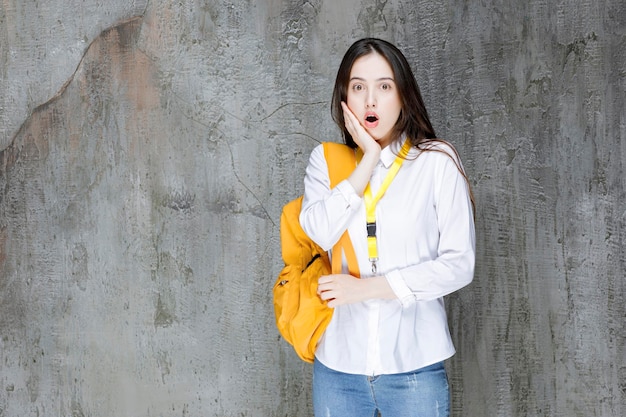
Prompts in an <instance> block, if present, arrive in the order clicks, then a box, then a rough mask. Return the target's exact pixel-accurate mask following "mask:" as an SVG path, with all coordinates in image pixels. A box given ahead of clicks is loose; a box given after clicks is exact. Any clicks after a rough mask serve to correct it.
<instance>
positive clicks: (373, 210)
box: [300, 38, 475, 417]
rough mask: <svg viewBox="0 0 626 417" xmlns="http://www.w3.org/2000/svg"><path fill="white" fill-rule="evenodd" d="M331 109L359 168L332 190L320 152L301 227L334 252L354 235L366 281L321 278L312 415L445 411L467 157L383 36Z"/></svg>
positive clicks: (366, 51)
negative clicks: (451, 297) (440, 129)
mask: <svg viewBox="0 0 626 417" xmlns="http://www.w3.org/2000/svg"><path fill="white" fill-rule="evenodd" d="M332 112H333V118H334V120H335V122H336V123H337V124H338V125H339V127H340V129H341V130H342V132H343V137H344V141H345V143H346V144H347V145H348V146H350V147H352V148H354V149H355V151H356V152H357V156H358V160H359V162H358V164H357V166H356V168H355V170H354V171H353V173H352V175H351V176H350V177H349V178H348V179H347V180H345V181H343V182H341V183H339V184H338V185H337V186H336V187H335V188H333V189H330V187H329V179H328V174H327V167H326V162H325V159H324V153H323V149H322V147H321V146H318V147H317V148H315V149H314V150H313V152H312V154H311V157H310V160H309V165H308V167H307V170H306V176H305V180H304V183H305V191H304V202H303V206H302V212H301V214H300V223H301V224H302V227H303V229H304V230H305V232H306V233H307V234H308V235H309V236H310V237H311V239H313V240H314V241H315V242H317V243H318V244H319V245H320V246H321V247H322V248H324V249H326V250H330V249H331V248H332V246H333V244H334V243H335V242H336V241H337V240H338V239H339V238H340V236H341V235H342V234H343V232H344V231H345V230H346V229H347V230H348V232H349V235H350V238H351V240H352V244H353V246H354V250H355V253H356V255H357V259H358V263H359V268H360V271H361V279H359V278H356V277H353V276H351V275H349V274H348V273H347V269H346V268H344V272H346V273H343V274H334V275H328V276H323V277H321V278H320V279H319V285H318V294H319V295H320V297H321V298H322V299H323V300H327V301H328V305H329V306H330V307H332V308H334V314H333V318H332V321H331V323H330V325H329V326H328V328H327V330H326V332H325V334H324V336H323V337H322V339H321V340H320V342H319V344H318V347H317V350H316V358H315V363H314V370H313V406H314V410H315V415H316V416H319V417H321V416H326V417H334V416H337V417H350V416H354V417H364V416H375V415H376V413H380V414H381V415H382V416H383V417H403V416H407V417H408V416H410V417H413V416H415V417H417V416H420V417H424V416H447V415H448V414H449V401H450V400H449V397H450V396H449V389H448V381H447V376H446V371H445V369H444V366H443V361H444V360H445V359H447V358H449V357H450V356H452V355H453V354H454V352H455V350H454V346H453V344H452V341H451V338H450V333H449V330H448V325H447V319H446V312H445V308H444V303H443V296H445V295H447V294H449V293H451V292H453V291H456V290H458V289H459V288H461V287H464V286H465V285H467V284H469V283H470V282H471V280H472V277H473V273H474V246H475V238H474V217H473V203H472V199H471V191H470V187H469V184H468V181H467V178H466V176H465V174H464V172H463V168H462V166H461V162H460V160H459V158H458V155H457V153H456V151H455V150H454V148H453V147H452V146H451V145H450V144H448V143H447V142H445V141H443V140H440V139H436V136H435V132H434V130H433V128H432V126H431V124H430V121H429V119H428V114H427V112H426V108H425V106H424V103H423V100H422V97H421V94H420V91H419V87H418V85H417V83H416V81H415V77H414V76H413V73H412V71H411V68H410V66H409V64H408V62H407V61H406V58H405V57H404V55H403V54H402V53H401V52H400V51H399V50H398V49H397V48H396V47H395V46H393V45H392V44H390V43H388V42H386V41H383V40H380V39H372V38H368V39H362V40H359V41H357V42H356V43H354V44H353V45H352V46H351V47H350V48H349V49H348V51H347V52H346V54H345V56H344V58H343V61H342V62H341V65H340V67H339V71H338V74H337V79H336V83H335V88H334V92H333V98H332ZM379 191H380V193H381V194H382V197H381V196H380V195H377V193H378V192H379ZM377 198H378V200H377ZM331 256H332V254H331ZM344 264H345V262H344ZM344 266H345V265H344Z"/></svg>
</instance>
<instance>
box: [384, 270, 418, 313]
mask: <svg viewBox="0 0 626 417" xmlns="http://www.w3.org/2000/svg"><path fill="white" fill-rule="evenodd" d="M385 278H386V279H387V282H388V283H389V286H390V287H391V289H392V290H393V292H394V293H395V294H396V297H398V300H400V303H402V306H403V307H406V306H408V305H409V304H411V303H413V302H414V301H415V296H414V295H413V292H412V291H411V289H410V288H409V287H408V286H407V285H406V283H405V282H404V280H403V279H402V275H401V274H400V272H399V271H397V270H395V271H391V272H388V273H387V274H385Z"/></svg>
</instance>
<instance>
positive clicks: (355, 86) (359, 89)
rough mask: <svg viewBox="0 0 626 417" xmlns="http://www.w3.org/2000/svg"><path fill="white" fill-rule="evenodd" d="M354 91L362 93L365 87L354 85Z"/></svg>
mask: <svg viewBox="0 0 626 417" xmlns="http://www.w3.org/2000/svg"><path fill="white" fill-rule="evenodd" d="M352 89H353V90H354V91H361V90H363V86H362V85H361V84H354V85H353V86H352Z"/></svg>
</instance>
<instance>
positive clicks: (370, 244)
mask: <svg viewBox="0 0 626 417" xmlns="http://www.w3.org/2000/svg"><path fill="white" fill-rule="evenodd" d="M410 150H411V141H410V140H409V138H407V139H406V140H405V141H404V144H403V145H402V149H400V153H399V154H398V156H397V157H396V159H395V160H394V161H393V164H392V165H391V167H390V168H389V172H387V175H386V176H385V179H384V180H383V183H382V184H381V186H380V188H379V189H378V192H377V193H376V195H375V196H374V197H372V189H371V187H370V184H369V183H368V184H367V187H365V191H364V193H363V198H364V199H365V214H366V221H367V255H368V257H369V260H370V262H371V263H372V273H373V274H375V273H376V270H377V266H376V262H377V261H378V244H377V241H376V204H377V203H378V201H379V200H380V199H381V198H382V196H383V195H384V194H385V191H387V188H389V185H390V184H391V182H392V181H393V179H394V178H395V176H396V174H397V173H398V171H399V170H400V167H401V166H402V163H403V162H404V160H405V159H406V156H407V155H408V154H409V151H410ZM359 156H360V155H359ZM359 160H360V158H359Z"/></svg>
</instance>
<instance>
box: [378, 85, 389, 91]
mask: <svg viewBox="0 0 626 417" xmlns="http://www.w3.org/2000/svg"><path fill="white" fill-rule="evenodd" d="M380 88H382V89H383V90H389V89H390V88H391V86H390V85H389V84H383V85H381V86H380Z"/></svg>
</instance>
